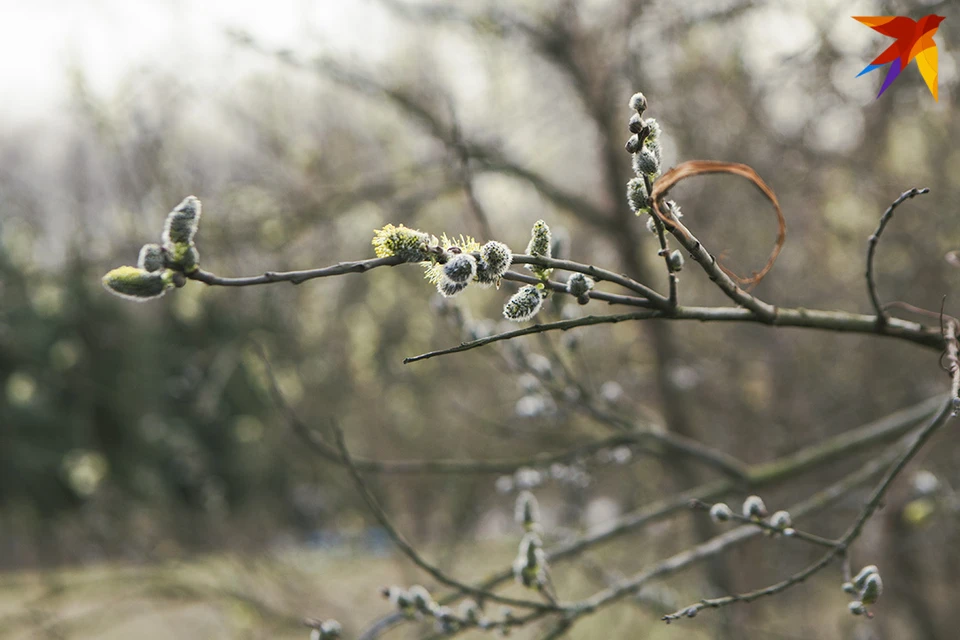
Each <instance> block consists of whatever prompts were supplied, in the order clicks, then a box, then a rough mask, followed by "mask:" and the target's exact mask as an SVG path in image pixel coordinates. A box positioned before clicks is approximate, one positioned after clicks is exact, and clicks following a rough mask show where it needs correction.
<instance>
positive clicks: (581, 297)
mask: <svg viewBox="0 0 960 640" xmlns="http://www.w3.org/2000/svg"><path fill="white" fill-rule="evenodd" d="M594 284H595V283H594V282H593V279H592V278H588V277H587V276H585V275H583V274H582V273H571V274H570V277H569V278H568V279H567V293H569V294H570V295H572V296H573V297H574V298H576V299H577V302H578V303H579V304H587V303H588V302H590V296H589V295H588V294H589V292H590V290H591V289H593V287H594Z"/></svg>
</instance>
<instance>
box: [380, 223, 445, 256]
mask: <svg viewBox="0 0 960 640" xmlns="http://www.w3.org/2000/svg"><path fill="white" fill-rule="evenodd" d="M373 233H374V235H373V240H372V242H371V244H373V248H374V252H375V253H376V254H377V257H378V258H388V257H390V256H398V257H400V258H403V260H404V261H406V262H423V261H425V260H429V259H430V252H429V251H427V249H428V248H429V245H430V235H429V234H427V233H424V232H423V231H419V230H417V229H409V228H407V227H405V226H403V225H402V224H401V225H400V226H399V227H395V226H393V225H392V224H388V225H385V226H384V227H383V228H381V229H375V230H374V232H373Z"/></svg>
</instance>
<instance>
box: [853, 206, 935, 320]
mask: <svg viewBox="0 0 960 640" xmlns="http://www.w3.org/2000/svg"><path fill="white" fill-rule="evenodd" d="M924 193H930V189H926V188H924V189H917V188H913V189H910V190H909V191H904V192H903V193H901V194H900V197H899V198H897V199H896V200H894V201H893V202H892V203H891V204H890V206H889V207H887V210H886V211H884V212H883V215H882V216H881V217H880V224H879V226H877V230H876V231H874V232H873V235H871V236H870V239H869V240H868V241H867V274H866V277H867V292H868V293H869V294H870V301H871V302H872V303H873V308H874V310H875V311H876V313H877V325H878V326H880V327H883V326H884V325H885V324H887V322H888V321H889V319H890V316H889V314H888V313H887V311H886V309H884V308H883V304H881V303H880V295H879V294H878V293H877V282H876V279H875V277H874V270H873V258H874V256H875V255H876V253H877V244H878V243H879V242H880V235H881V234H882V233H883V230H884V229H885V228H886V227H887V223H888V222H890V220H891V219H892V218H893V212H894V211H895V210H896V208H897V207H899V206H900V205H901V204H903V202H905V201H906V200H909V199H910V198H915V197H916V196H919V195H922V194H924Z"/></svg>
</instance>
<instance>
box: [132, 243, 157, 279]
mask: <svg viewBox="0 0 960 640" xmlns="http://www.w3.org/2000/svg"><path fill="white" fill-rule="evenodd" d="M137 266H138V267H140V268H141V269H143V270H144V271H149V272H151V273H153V272H154V271H160V269H163V248H161V247H160V245H158V244H153V243H151V244H145V245H143V246H142V247H140V257H139V258H138V259H137Z"/></svg>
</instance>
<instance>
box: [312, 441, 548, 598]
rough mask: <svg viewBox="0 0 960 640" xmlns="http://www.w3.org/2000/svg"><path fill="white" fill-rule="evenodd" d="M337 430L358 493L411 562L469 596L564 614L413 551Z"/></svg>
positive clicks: (344, 458) (341, 452)
mask: <svg viewBox="0 0 960 640" xmlns="http://www.w3.org/2000/svg"><path fill="white" fill-rule="evenodd" d="M331 426H332V430H333V436H334V439H335V440H336V443H337V448H338V449H339V450H340V456H341V459H342V460H343V463H344V465H345V466H346V467H347V470H348V471H349V472H350V476H351V477H352V478H353V481H354V484H355V485H356V487H357V491H358V492H359V493H360V495H361V496H362V497H363V500H364V502H366V503H367V506H368V507H369V508H370V511H371V512H372V513H373V515H374V517H375V518H376V519H377V522H379V523H380V526H381V527H383V528H384V530H385V531H386V532H387V535H388V536H390V539H391V540H393V542H394V544H396V545H397V547H398V548H399V549H400V551H401V552H403V554H404V555H405V556H407V557H408V558H410V560H411V561H412V562H413V563H414V564H415V565H417V566H418V567H420V568H421V569H423V570H424V571H425V572H426V573H428V574H430V575H431V576H432V577H433V578H434V579H436V580H437V581H438V582H440V583H442V584H445V585H446V586H448V587H453V588H455V589H458V590H460V591H462V592H463V593H468V594H470V595H473V596H475V597H478V598H484V599H486V600H490V601H492V602H499V603H501V604H506V605H510V606H514V607H524V608H527V609H533V610H537V611H562V610H563V609H562V608H561V607H558V606H557V605H552V604H545V603H543V602H537V601H534V600H520V599H517V598H508V597H506V596H501V595H498V594H496V593H493V592H492V591H489V590H486V589H482V588H479V587H474V586H471V585H469V584H466V583H463V582H460V581H459V580H456V579H454V578H451V577H450V576H448V575H447V574H446V573H444V572H443V571H441V570H440V569H438V568H437V567H435V566H434V565H432V564H430V563H429V562H427V561H426V560H425V559H424V558H423V557H422V556H421V555H420V553H419V552H418V551H417V550H416V549H414V548H413V546H412V545H411V544H410V543H408V542H407V541H406V540H405V539H404V538H403V536H401V535H400V532H399V531H397V529H396V527H394V526H393V523H392V522H391V521H390V518H389V517H388V516H387V513H386V512H385V511H384V510H383V508H382V507H381V506H380V503H379V502H377V499H376V498H375V497H374V496H373V493H371V491H370V488H369V487H367V483H366V481H365V480H364V479H363V476H361V475H360V470H359V469H357V467H356V465H354V464H353V460H352V459H351V458H350V452H349V451H348V450H347V446H346V443H345V442H344V439H343V431H341V430H340V428H339V427H338V426H336V425H335V424H334V425H331Z"/></svg>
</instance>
